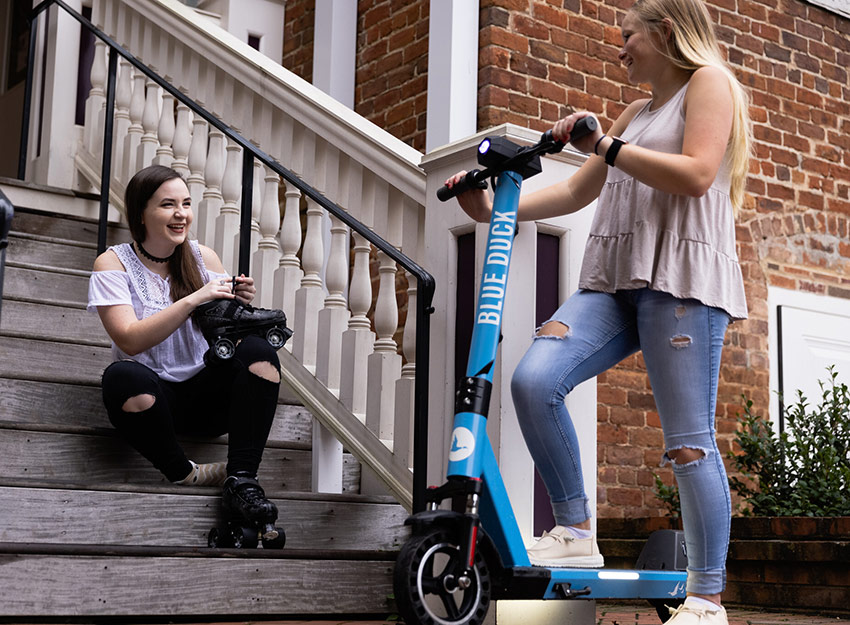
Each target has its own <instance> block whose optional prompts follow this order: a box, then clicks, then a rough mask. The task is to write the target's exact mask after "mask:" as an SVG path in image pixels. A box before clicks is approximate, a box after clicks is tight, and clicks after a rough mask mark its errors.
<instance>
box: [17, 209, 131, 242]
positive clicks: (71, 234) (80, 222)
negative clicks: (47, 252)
mask: <svg viewBox="0 0 850 625" xmlns="http://www.w3.org/2000/svg"><path fill="white" fill-rule="evenodd" d="M12 232H23V233H26V234H38V235H42V236H48V237H54V238H58V239H69V240H72V241H82V242H84V243H97V223H96V222H94V221H91V220H88V219H83V218H79V217H70V216H67V215H57V214H54V213H39V212H33V211H29V210H26V209H23V210H16V211H15V217H14V219H13V220H12ZM129 240H130V231H129V229H128V228H127V227H126V226H116V225H115V224H110V225H109V228H108V229H107V234H106V244H107V245H115V244H116V243H123V242H125V241H129Z"/></svg>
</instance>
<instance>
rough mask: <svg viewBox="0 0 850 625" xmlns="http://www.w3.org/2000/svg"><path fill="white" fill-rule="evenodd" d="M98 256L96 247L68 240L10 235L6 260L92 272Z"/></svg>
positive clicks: (18, 234) (17, 234) (28, 235)
mask: <svg viewBox="0 0 850 625" xmlns="http://www.w3.org/2000/svg"><path fill="white" fill-rule="evenodd" d="M96 256H97V249H96V246H95V245H93V244H91V243H78V242H76V241H70V240H68V239H53V238H50V237H42V236H39V235H30V234H20V233H10V234H9V247H8V248H7V250H6V258H7V260H9V261H13V262H15V263H29V264H36V265H47V266H50V267H60V268H64V269H76V270H81V271H91V268H92V265H93V264H94V259H95V257H96Z"/></svg>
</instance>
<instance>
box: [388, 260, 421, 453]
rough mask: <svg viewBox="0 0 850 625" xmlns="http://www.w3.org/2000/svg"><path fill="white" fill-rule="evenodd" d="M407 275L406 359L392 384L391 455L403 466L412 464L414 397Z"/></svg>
mask: <svg viewBox="0 0 850 625" xmlns="http://www.w3.org/2000/svg"><path fill="white" fill-rule="evenodd" d="M405 275H406V276H407V317H406V319H405V322H404V334H402V352H403V353H404V359H405V360H406V361H407V362H405V363H404V365H403V366H402V368H401V378H399V380H398V381H397V382H396V385H395V410H394V411H393V413H394V415H395V431H394V433H393V454H394V455H395V456H396V457H397V458H398V459H399V462H401V463H403V465H404V466H406V467H413V409H414V399H415V396H416V393H415V391H416V278H415V277H414V276H413V274H411V273H409V272H405Z"/></svg>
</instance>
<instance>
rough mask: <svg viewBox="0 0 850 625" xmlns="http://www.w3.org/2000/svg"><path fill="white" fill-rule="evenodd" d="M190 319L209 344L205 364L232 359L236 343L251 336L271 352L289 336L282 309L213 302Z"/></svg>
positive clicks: (200, 307) (229, 301) (228, 301)
mask: <svg viewBox="0 0 850 625" xmlns="http://www.w3.org/2000/svg"><path fill="white" fill-rule="evenodd" d="M192 316H193V317H194V319H195V321H197V322H198V326H199V327H200V329H201V332H202V333H203V334H204V338H205V339H206V340H207V343H209V345H210V349H209V351H207V353H206V354H204V361H205V362H206V363H207V364H213V363H214V362H215V360H216V359H217V360H227V359H229V358H232V357H233V354H235V353H236V344H237V343H238V342H239V341H240V340H241V339H243V338H245V337H246V336H249V335H252V334H256V335H257V336H261V337H263V338H265V339H266V340H267V341H268V342H269V345H271V346H272V347H274V348H275V349H280V348H281V347H283V345H284V344H285V343H286V341H287V340H289V337H290V336H292V330H290V329H289V328H287V327H286V315H285V314H284V312H283V311H282V310H269V309H267V308H254V307H253V306H251V305H250V304H242V303H240V302H239V301H238V300H235V299H216V300H213V301H211V302H207V303H205V304H201V305H200V306H198V307H197V308H196V309H195V311H194V312H193V313H192Z"/></svg>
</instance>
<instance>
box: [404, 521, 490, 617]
mask: <svg viewBox="0 0 850 625" xmlns="http://www.w3.org/2000/svg"><path fill="white" fill-rule="evenodd" d="M457 542H458V541H457V540H456V538H455V537H454V536H453V535H452V532H450V531H449V530H447V529H445V528H440V527H432V528H428V529H427V530H425V533H423V534H418V535H416V536H413V537H411V538H410V540H408V541H407V542H406V543H405V544H404V547H402V549H401V553H399V556H398V560H396V566H395V571H394V574H393V587H394V591H395V598H396V603H397V605H398V610H399V613H400V614H401V616H402V618H403V619H404V622H405V623H407V625H417V624H418V625H480V624H481V623H483V621H484V617H485V616H486V615H487V609H488V608H489V607H490V590H491V585H490V573H489V571H488V570H487V563H486V562H485V561H484V558H483V557H482V555H481V553H480V552H478V551H477V550H476V553H475V566H474V567H473V569H472V573H471V575H469V577H468V578H466V579H463V578H458V572H459V571H461V570H462V569H463V568H464V567H463V564H464V563H463V557H464V556H463V555H461V553H460V549H459V548H458V545H457Z"/></svg>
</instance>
